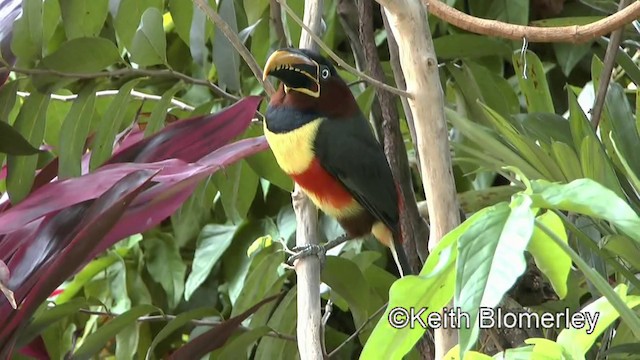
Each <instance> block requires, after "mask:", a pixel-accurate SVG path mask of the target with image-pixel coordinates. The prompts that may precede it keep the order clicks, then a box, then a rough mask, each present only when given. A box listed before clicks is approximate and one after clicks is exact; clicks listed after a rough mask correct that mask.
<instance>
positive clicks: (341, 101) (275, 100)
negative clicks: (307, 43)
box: [263, 48, 360, 118]
mask: <svg viewBox="0 0 640 360" xmlns="http://www.w3.org/2000/svg"><path fill="white" fill-rule="evenodd" d="M268 76H273V77H276V78H278V79H279V80H280V81H281V82H282V86H281V87H280V89H279V91H278V92H277V93H276V94H275V95H274V96H273V97H272V98H271V102H270V104H271V105H273V106H283V105H284V106H288V107H290V108H294V109H296V110H298V111H302V112H306V113H314V114H322V115H325V116H332V117H337V118H340V117H345V116H352V115H354V114H356V113H357V112H359V111H360V109H359V108H358V104H357V102H356V101H355V98H354V97H353V94H352V93H351V90H350V89H349V86H347V84H346V83H345V82H344V80H342V78H341V77H340V75H338V72H337V71H336V69H335V68H334V67H333V65H332V64H331V62H329V61H328V60H327V59H326V58H324V57H323V56H321V55H320V54H318V53H316V52H313V51H311V50H307V49H293V48H285V49H280V50H277V51H276V52H274V53H273V54H271V56H270V57H269V59H268V60H267V64H266V66H265V68H264V73H263V78H264V79H266V78H267V77H268Z"/></svg>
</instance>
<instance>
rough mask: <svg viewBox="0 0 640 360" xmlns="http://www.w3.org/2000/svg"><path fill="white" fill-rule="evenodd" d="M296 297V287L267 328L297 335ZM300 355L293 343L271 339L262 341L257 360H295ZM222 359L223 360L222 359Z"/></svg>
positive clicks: (257, 351)
mask: <svg viewBox="0 0 640 360" xmlns="http://www.w3.org/2000/svg"><path fill="white" fill-rule="evenodd" d="M296 295H297V288H296V286H295V285H294V286H293V287H292V288H291V290H289V292H288V293H287V295H285V297H284V298H283V299H282V301H281V302H280V304H278V307H277V308H276V309H275V311H274V312H273V315H272V316H271V317H270V318H269V322H268V323H267V326H269V327H270V328H271V329H273V330H275V331H277V332H278V333H281V334H295V333H296V318H297V313H298V312H297V307H296ZM297 354H298V348H297V346H296V343H295V342H293V341H282V340H280V339H274V338H271V337H265V338H263V339H262V340H260V343H259V344H258V347H257V349H256V352H255V359H256V360H272V359H293V358H295V357H296V356H297ZM220 359H222V358H220Z"/></svg>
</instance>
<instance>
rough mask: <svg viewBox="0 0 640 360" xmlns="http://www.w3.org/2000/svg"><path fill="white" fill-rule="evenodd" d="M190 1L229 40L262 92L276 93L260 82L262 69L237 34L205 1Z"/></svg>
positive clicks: (269, 86)
mask: <svg viewBox="0 0 640 360" xmlns="http://www.w3.org/2000/svg"><path fill="white" fill-rule="evenodd" d="M192 1H193V3H194V4H195V5H196V6H197V7H198V8H200V10H202V12H204V13H205V15H207V17H208V18H209V21H211V22H212V23H213V24H214V25H216V26H217V27H218V29H220V31H222V33H223V34H224V36H226V38H227V39H228V40H229V42H230V43H231V45H233V47H234V48H235V49H236V51H237V52H238V53H239V54H240V56H242V58H243V59H244V61H245V62H246V63H247V65H248V66H249V68H250V69H251V71H252V72H253V75H254V76H255V77H256V79H258V81H259V82H260V83H261V84H262V86H263V87H264V91H265V92H266V93H267V95H269V96H271V95H273V93H275V92H276V91H275V89H274V88H273V85H271V83H270V82H268V81H263V80H262V69H260V65H258V62H256V59H255V58H254V57H253V55H251V52H250V51H249V49H247V47H246V46H244V44H243V43H242V40H240V37H238V34H236V33H235V31H233V29H231V27H230V26H229V24H227V22H226V21H224V19H222V17H221V16H220V15H219V14H218V13H217V12H216V11H215V10H213V8H212V7H211V6H209V4H207V2H206V1H205V0H192Z"/></svg>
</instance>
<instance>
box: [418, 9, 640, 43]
mask: <svg viewBox="0 0 640 360" xmlns="http://www.w3.org/2000/svg"><path fill="white" fill-rule="evenodd" d="M422 2H423V3H424V4H425V6H427V7H428V9H429V13H431V14H433V15H434V16H436V17H437V18H439V19H441V20H443V21H446V22H448V23H450V24H452V25H455V26H457V27H459V28H461V29H463V30H466V31H470V32H472V33H476V34H480V35H489V36H496V37H500V38H504V39H511V40H517V41H522V39H523V38H526V39H527V41H529V42H568V43H584V42H587V41H589V40H593V39H595V38H598V37H600V36H603V35H606V34H609V33H611V32H612V31H613V30H615V29H618V28H620V27H623V26H624V25H625V24H627V23H630V22H632V21H634V20H636V19H638V18H639V17H640V1H636V2H635V4H633V5H631V6H628V7H627V8H625V9H624V10H622V11H618V12H617V13H615V14H613V15H610V16H607V17H606V18H604V19H601V20H598V21H596V22H592V23H590V24H587V25H580V26H578V25H573V26H558V27H535V26H523V25H513V24H508V23H504V22H501V21H496V20H489V19H482V18H477V17H475V16H471V15H467V14H465V13H463V12H461V11H458V10H456V9H454V8H452V7H450V6H448V5H446V4H445V3H443V2H442V1H440V0H422Z"/></svg>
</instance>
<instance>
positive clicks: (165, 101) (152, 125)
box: [144, 82, 184, 136]
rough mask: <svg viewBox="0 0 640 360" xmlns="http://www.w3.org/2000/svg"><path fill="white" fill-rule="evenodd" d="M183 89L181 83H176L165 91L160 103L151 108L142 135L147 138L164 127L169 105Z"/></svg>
mask: <svg viewBox="0 0 640 360" xmlns="http://www.w3.org/2000/svg"><path fill="white" fill-rule="evenodd" d="M183 87H184V84H183V83H181V82H178V83H176V84H175V85H174V86H172V87H171V89H169V90H167V91H166V92H165V93H164V94H162V97H161V98H160V101H158V102H157V103H156V106H154V107H153V110H152V111H151V116H150V117H149V121H148V122H147V127H146V128H145V130H144V135H145V136H149V135H152V134H155V133H157V132H158V131H160V129H162V128H163V127H164V122H165V120H166V117H167V110H168V108H169V105H171V100H172V99H173V97H174V96H175V95H176V93H177V92H178V91H180V90H182V88H183Z"/></svg>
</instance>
